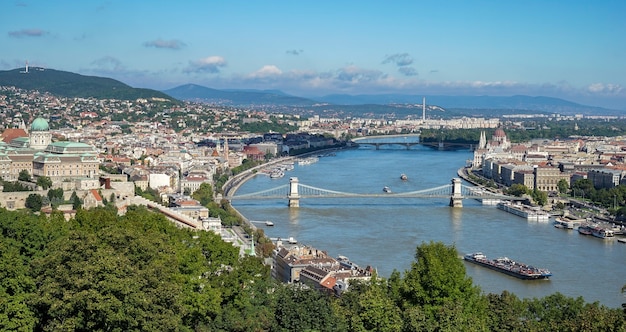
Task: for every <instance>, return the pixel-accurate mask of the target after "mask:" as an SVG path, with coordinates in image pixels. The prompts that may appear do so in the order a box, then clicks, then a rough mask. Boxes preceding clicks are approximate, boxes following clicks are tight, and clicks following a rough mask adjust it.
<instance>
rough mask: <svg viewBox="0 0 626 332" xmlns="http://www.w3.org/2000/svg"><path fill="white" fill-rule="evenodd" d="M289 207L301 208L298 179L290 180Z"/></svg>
mask: <svg viewBox="0 0 626 332" xmlns="http://www.w3.org/2000/svg"><path fill="white" fill-rule="evenodd" d="M287 198H289V207H290V208H292V207H300V195H299V194H298V178H297V177H291V178H289V194H288V195H287Z"/></svg>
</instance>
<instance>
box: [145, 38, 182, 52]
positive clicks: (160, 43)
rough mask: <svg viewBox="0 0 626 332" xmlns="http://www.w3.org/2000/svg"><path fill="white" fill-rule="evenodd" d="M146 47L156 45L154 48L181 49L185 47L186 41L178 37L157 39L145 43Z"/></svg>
mask: <svg viewBox="0 0 626 332" xmlns="http://www.w3.org/2000/svg"><path fill="white" fill-rule="evenodd" d="M143 45H144V46H145V47H154V48H167V49H171V50H179V49H181V48H183V47H185V46H186V45H185V43H183V42H182V41H180V40H177V39H171V40H164V39H156V40H151V41H147V42H145V43H144V44H143Z"/></svg>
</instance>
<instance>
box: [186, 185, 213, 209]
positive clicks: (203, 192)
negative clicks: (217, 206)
mask: <svg viewBox="0 0 626 332" xmlns="http://www.w3.org/2000/svg"><path fill="white" fill-rule="evenodd" d="M191 197H192V198H193V199H195V200H198V201H199V202H200V205H202V206H207V205H208V204H209V203H211V202H212V201H213V189H212V188H211V184H209V183H207V182H204V183H202V184H200V187H199V188H198V189H197V190H196V191H194V192H193V194H191Z"/></svg>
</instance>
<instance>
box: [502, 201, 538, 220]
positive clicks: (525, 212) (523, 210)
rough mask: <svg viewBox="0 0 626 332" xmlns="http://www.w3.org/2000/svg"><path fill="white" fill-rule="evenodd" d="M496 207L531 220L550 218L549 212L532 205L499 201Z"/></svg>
mask: <svg viewBox="0 0 626 332" xmlns="http://www.w3.org/2000/svg"><path fill="white" fill-rule="evenodd" d="M497 207H498V209H500V210H502V211H506V212H509V213H512V214H514V215H516V216H518V217H522V218H526V219H528V220H533V221H548V220H550V214H548V213H547V212H545V211H542V210H541V209H540V208H537V207H534V206H528V205H523V204H519V203H512V202H500V203H498V205H497Z"/></svg>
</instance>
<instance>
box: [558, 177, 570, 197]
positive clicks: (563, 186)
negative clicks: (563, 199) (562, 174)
mask: <svg viewBox="0 0 626 332" xmlns="http://www.w3.org/2000/svg"><path fill="white" fill-rule="evenodd" d="M556 186H557V187H558V188H559V193H560V194H566V193H567V191H568V190H569V183H567V180H565V179H560V180H559V182H558V183H557V184H556Z"/></svg>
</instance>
